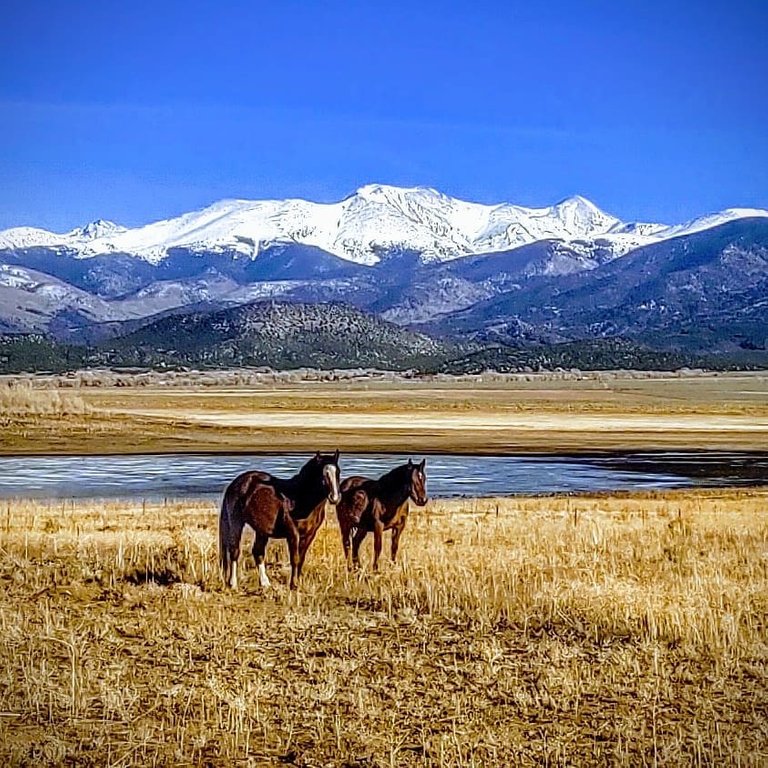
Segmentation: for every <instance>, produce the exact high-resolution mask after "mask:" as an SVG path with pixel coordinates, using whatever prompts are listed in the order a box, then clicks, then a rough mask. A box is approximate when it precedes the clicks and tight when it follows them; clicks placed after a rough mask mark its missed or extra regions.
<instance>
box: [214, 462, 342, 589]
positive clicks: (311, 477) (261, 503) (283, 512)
mask: <svg viewBox="0 0 768 768" xmlns="http://www.w3.org/2000/svg"><path fill="white" fill-rule="evenodd" d="M340 499H341V494H340V491H339V452H338V451H336V453H335V454H330V455H329V454H321V453H319V452H318V453H316V454H315V456H314V457H313V458H311V459H310V460H309V461H308V462H307V463H306V464H305V465H304V466H303V467H302V468H301V469H300V470H299V473H298V474H297V475H294V477H291V478H290V479H287V480H284V479H282V478H279V477H274V476H273V475H270V474H267V473H266V472H244V473H243V474H242V475H239V476H238V477H236V478H235V479H234V480H233V481H232V482H231V483H230V484H229V486H227V490H226V491H225V492H224V500H223V501H222V503H221V515H220V517H219V561H220V563H221V569H222V571H223V574H224V581H225V582H226V583H228V584H229V586H230V587H232V589H236V588H237V560H238V558H239V557H240V538H241V536H242V533H243V528H244V527H245V525H246V524H247V525H249V526H250V527H251V528H253V530H254V532H255V534H256V537H255V539H254V542H253V557H254V560H256V565H257V566H258V568H259V582H260V584H261V586H262V587H268V586H269V579H268V578H267V569H266V568H265V567H264V553H265V552H266V549H267V542H268V541H269V539H286V541H287V542H288V552H289V554H290V557H291V589H296V587H297V586H298V582H299V578H300V577H301V569H302V566H303V565H304V558H305V557H306V554H307V549H309V545H310V544H311V543H312V540H313V539H314V538H315V534H316V533H317V531H318V529H319V528H320V526H321V525H322V524H323V520H325V503H326V501H328V502H330V503H331V504H338V503H339V501H340Z"/></svg>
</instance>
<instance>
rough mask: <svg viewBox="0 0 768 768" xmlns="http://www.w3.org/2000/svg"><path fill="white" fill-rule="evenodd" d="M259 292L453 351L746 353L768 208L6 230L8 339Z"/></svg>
mask: <svg viewBox="0 0 768 768" xmlns="http://www.w3.org/2000/svg"><path fill="white" fill-rule="evenodd" d="M264 300H267V301H269V302H273V303H274V302H275V301H280V302H298V303H301V304H302V305H303V306H304V307H305V308H306V307H308V306H309V305H313V304H325V303H329V302H330V303H335V304H338V303H340V302H341V303H344V304H346V305H351V306H352V307H354V308H356V310H361V311H363V312H365V313H367V314H369V315H374V316H378V317H379V318H381V319H382V320H384V321H388V322H389V323H394V324H396V325H400V326H404V327H406V328H407V329H411V330H412V331H418V332H419V333H422V334H423V333H426V334H429V335H431V336H433V337H440V338H443V339H444V340H445V341H443V342H440V343H441V344H443V345H446V344H447V345H448V346H450V345H454V346H455V345H457V344H458V345H467V344H469V345H475V347H474V348H478V345H479V346H480V347H482V346H488V345H492V346H493V345H496V346H497V345H505V346H510V345H511V346H515V347H519V346H526V345H541V344H563V343H569V342H574V341H580V340H588V339H601V338H615V337H620V338H624V339H627V340H631V341H632V342H633V343H639V344H643V345H648V346H650V347H653V348H657V349H672V350H684V351H688V352H694V353H702V352H706V353H708V354H709V353H712V352H715V353H716V352H721V353H723V354H733V353H734V352H740V351H745V352H746V353H749V354H751V353H753V352H756V351H757V352H760V351H761V350H763V351H764V350H765V348H766V344H767V343H768V321H766V319H765V317H766V307H768V211H766V210H762V209H744V208H733V209H728V210H725V211H722V212H719V213H714V214H708V215H705V216H701V217H699V218H696V219H694V220H692V221H689V222H685V223H681V224H675V225H667V224H659V223H649V222H622V221H620V220H619V219H618V218H616V217H614V216H612V215H610V214H608V213H605V212H604V211H602V210H600V209H599V208H598V207H597V206H595V205H594V204H593V203H591V202H590V201H588V200H586V199H585V198H583V197H578V196H577V197H571V198H568V199H566V200H563V201H561V202H559V203H557V204H555V205H552V206H549V207H545V208H526V207H523V206H519V205H513V204H510V203H501V204H498V205H481V204H478V203H471V202H465V201H462V200H457V199H455V198H451V197H448V196H446V195H443V194H441V193H440V192H438V191H436V190H434V189H428V188H420V187H419V188H409V189H405V188H398V187H391V186H384V185H369V186H365V187H363V188H361V189H359V190H358V191H357V192H356V193H354V194H353V195H351V196H349V197H347V198H346V199H344V200H342V201H340V202H338V203H330V204H322V203H312V202H308V201H304V200H268V201H248V200H224V201H221V202H218V203H215V204H214V205H211V206H209V207H207V208H205V209H203V210H201V211H197V212H193V213H187V214H184V215H182V216H179V217H176V218H173V219H169V220H164V221H158V222H155V223H152V224H149V225H146V226H143V227H138V228H132V229H131V228H126V227H123V226H120V225H118V224H115V223H113V222H109V221H103V220H98V221H95V222H91V223H90V224H88V225H86V226H84V227H81V228H77V229H75V230H73V231H71V232H68V233H65V234H56V233H52V232H48V231H46V230H42V229H37V228H33V227H15V228H13V229H8V230H5V231H2V232H0V333H4V334H6V335H8V334H24V333H37V334H43V335H45V336H47V337H50V338H52V339H56V340H60V341H61V340H63V341H67V342H71V343H75V344H82V343H89V344H94V343H103V342H104V341H105V340H108V339H114V338H116V337H120V338H129V337H130V338H132V339H136V338H137V337H136V336H135V334H136V333H137V332H138V331H139V329H141V328H142V327H144V326H149V325H151V324H153V323H157V322H160V321H162V319H163V318H164V317H168V316H173V315H176V314H180V313H181V314H189V313H194V314H195V316H196V317H198V318H204V317H207V316H210V317H211V318H213V317H214V316H215V314H216V313H217V312H221V311H224V310H227V309H228V308H234V307H238V306H243V305H249V304H253V303H254V302H261V301H264ZM307 311H308V310H306V309H305V312H304V314H303V315H302V317H304V318H306V316H307V315H306V312H307ZM329 311H330V310H329ZM246 314H247V313H246ZM211 322H214V321H213V320H211ZM198 331H199V329H198ZM411 341H413V340H411ZM116 343H117V342H116ZM402 343H409V342H406V341H403V342H402ZM123 349H124V347H123ZM235 356H236V357H237V355H235ZM385 357H386V355H385ZM352 358H353V359H354V355H353V356H352ZM249 359H250V358H249ZM382 359H383V358H382Z"/></svg>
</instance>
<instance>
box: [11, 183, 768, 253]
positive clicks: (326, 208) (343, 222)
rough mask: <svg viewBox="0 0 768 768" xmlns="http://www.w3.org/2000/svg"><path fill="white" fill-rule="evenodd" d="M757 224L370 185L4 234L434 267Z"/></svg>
mask: <svg viewBox="0 0 768 768" xmlns="http://www.w3.org/2000/svg"><path fill="white" fill-rule="evenodd" d="M751 216H768V210H763V209H749V208H743V209H742V208H729V209H725V210H724V211H721V212H718V213H708V214H705V215H703V216H700V217H698V218H696V219H693V220H691V221H688V222H684V223H681V224H675V225H665V224H658V223H648V222H622V221H621V220H620V219H618V218H617V217H615V216H612V215H611V214H608V213H606V212H605V211H602V210H601V209H600V208H599V207H598V206H596V205H595V204H594V203H592V202H591V201H590V200H588V199H587V198H585V197H583V196H580V195H574V196H572V197H568V198H565V199H563V200H561V201H559V202H558V203H555V204H554V205H550V206H545V207H540V208H534V207H527V206H522V205H517V204H513V203H508V202H501V203H496V204H490V205H488V204H482V203H475V202H469V201H465V200H461V199H459V198H454V197H450V196H448V195H445V194H443V193H442V192H439V191H438V190H436V189H433V188H430V187H396V186H392V185H385V184H368V185H365V186H363V187H360V188H359V189H358V190H357V191H356V192H354V193H353V194H351V195H349V196H347V197H345V198H344V199H342V200H340V201H338V202H334V203H315V202H312V201H308V200H303V199H299V198H288V199H284V200H246V199H240V198H228V199H224V200H219V201H216V202H214V203H212V204H211V205H209V206H207V207H205V208H202V209H200V210H197V211H192V212H188V213H184V214H181V215H180V216H176V217H173V218H170V219H163V220H158V221H155V222H151V223H149V224H146V225H143V226H139V227H134V228H126V227H122V226H120V225H119V224H115V223H114V222H110V221H105V220H102V219H97V220H96V221H94V222H91V223H89V224H86V225H85V226H83V227H78V228H76V229H74V230H71V231H70V232H67V233H63V234H57V233H54V232H48V231H47V230H43V229H39V228H35V227H13V228H10V229H6V230H2V231H0V250H12V251H18V250H24V249H29V248H52V249H56V250H57V251H59V252H62V253H67V254H70V255H72V256H73V257H74V258H81V259H87V258H93V257H95V256H103V255H109V254H127V255H131V256H134V257H136V258H140V259H143V260H145V261H148V262H150V263H152V264H158V263H160V262H162V261H163V260H165V259H166V258H168V256H169V254H170V252H171V251H172V250H173V249H174V248H186V249H188V250H190V251H193V252H208V253H223V254H227V253H228V254H236V255H237V256H239V257H246V258H251V259H256V258H258V256H259V255H260V253H262V252H263V251H264V250H265V249H268V248H269V247H270V246H272V245H274V244H276V243H282V244H290V243H294V244H300V245H305V246H311V247H315V248H319V249H321V250H323V251H325V252H326V253H329V254H331V255H333V256H336V257H338V258H341V259H344V260H346V261H350V262H354V263H358V264H362V265H366V266H373V265H376V264H379V263H381V262H382V260H385V259H386V257H387V254H388V253H391V252H395V253H398V252H404V251H410V252H416V253H419V254H420V258H421V260H422V261H424V262H435V261H437V262H442V261H450V260H453V259H457V258H461V257H463V256H472V255H478V254H481V253H494V252H500V251H504V250H509V249H511V248H514V247H517V246H521V245H527V244H530V243H533V242H537V241H540V240H546V239H557V240H562V241H564V242H566V243H577V242H580V241H593V242H594V241H605V242H606V243H608V244H609V246H610V248H611V250H612V252H613V254H614V256H620V255H623V254H624V253H626V252H628V251H629V250H632V249H634V248H636V247H639V246H641V245H646V244H649V243H650V242H656V241H659V240H664V239H669V238H671V237H676V236H679V235H683V234H688V233H690V232H693V231H699V230H700V229H706V228H712V227H714V226H718V225H719V224H721V223H723V222H725V221H729V220H733V219H738V218H747V217H751Z"/></svg>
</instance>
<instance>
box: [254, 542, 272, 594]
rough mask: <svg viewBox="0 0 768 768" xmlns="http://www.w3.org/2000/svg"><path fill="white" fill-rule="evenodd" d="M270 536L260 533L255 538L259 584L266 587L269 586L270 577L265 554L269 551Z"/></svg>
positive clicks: (255, 557) (255, 556) (255, 558)
mask: <svg viewBox="0 0 768 768" xmlns="http://www.w3.org/2000/svg"><path fill="white" fill-rule="evenodd" d="M268 541H269V537H268V536H264V535H262V534H260V533H257V534H256V538H254V540H253V550H252V552H253V559H254V560H255V561H256V567H257V568H258V569H259V584H260V585H261V586H262V587H264V589H267V588H269V586H270V583H269V577H268V576H267V568H266V566H265V565H264V555H265V553H266V551H267V542H268Z"/></svg>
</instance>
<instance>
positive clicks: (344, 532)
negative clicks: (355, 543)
mask: <svg viewBox="0 0 768 768" xmlns="http://www.w3.org/2000/svg"><path fill="white" fill-rule="evenodd" d="M339 528H340V529H341V546H342V547H344V562H345V563H346V564H347V567H348V568H350V567H351V566H352V561H351V560H350V550H351V548H352V527H351V526H350V525H348V524H345V523H339Z"/></svg>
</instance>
